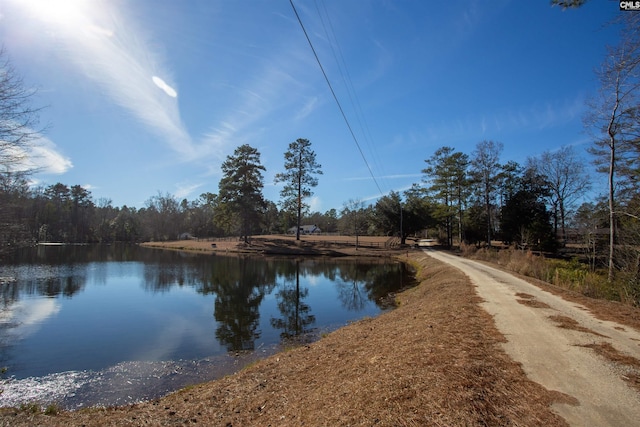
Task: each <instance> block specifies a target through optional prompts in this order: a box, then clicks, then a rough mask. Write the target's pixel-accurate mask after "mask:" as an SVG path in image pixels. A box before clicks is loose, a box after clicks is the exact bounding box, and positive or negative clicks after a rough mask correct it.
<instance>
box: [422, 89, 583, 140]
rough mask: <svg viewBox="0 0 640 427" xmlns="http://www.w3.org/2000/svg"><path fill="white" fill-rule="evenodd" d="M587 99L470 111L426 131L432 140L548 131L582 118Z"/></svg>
mask: <svg viewBox="0 0 640 427" xmlns="http://www.w3.org/2000/svg"><path fill="white" fill-rule="evenodd" d="M584 108H585V107H584V100H583V98H582V97H580V96H578V97H576V98H574V99H571V100H560V101H556V102H547V103H545V104H542V105H540V104H533V105H529V106H521V107H515V108H511V107H506V108H504V109H502V110H497V111H494V112H490V113H484V114H470V115H467V116H462V117H458V118H455V119H452V120H447V121H441V122H437V123H431V124H429V125H427V127H426V128H425V129H424V130H423V134H424V136H425V138H426V139H427V140H428V141H432V142H435V143H437V142H439V141H441V140H448V141H452V140H453V141H455V140H468V139H469V138H478V137H480V138H481V137H483V136H488V137H491V135H492V134H495V133H500V132H510V131H514V130H518V131H522V130H526V129H530V130H545V129H549V128H553V127H555V126H560V125H563V124H566V123H568V122H571V121H575V120H576V119H577V118H579V117H580V116H581V114H582V112H583V111H584Z"/></svg>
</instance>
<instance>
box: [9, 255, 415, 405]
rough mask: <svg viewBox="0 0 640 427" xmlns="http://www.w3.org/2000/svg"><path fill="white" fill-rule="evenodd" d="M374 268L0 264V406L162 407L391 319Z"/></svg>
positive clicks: (259, 260) (53, 260)
mask: <svg viewBox="0 0 640 427" xmlns="http://www.w3.org/2000/svg"><path fill="white" fill-rule="evenodd" d="M413 280H414V279H413V277H412V273H411V272H410V271H409V270H408V269H407V267H406V266H405V265H404V264H402V263H400V262H397V261H392V260H383V259H367V260H364V259H357V260H354V259H327V258H321V259H320V258H286V259H284V258H265V257H240V256H219V255H218V256H215V255H202V254H192V253H183V252H173V251H163V250H157V249H148V248H142V247H139V246H125V245H113V246H38V247H35V248H30V249H28V250H23V251H21V252H19V253H17V254H16V256H15V257H14V258H13V259H9V260H6V259H5V260H4V261H3V262H2V264H0V297H1V301H0V304H1V305H0V367H5V369H6V372H4V374H3V378H2V380H1V383H0V388H1V389H2V393H0V406H15V405H19V404H20V403H27V402H33V401H37V402H40V403H41V404H43V405H46V404H48V403H56V404H58V405H60V406H62V407H66V408H79V407H83V406H87V405H105V406H108V405H115V404H125V403H131V402H135V401H139V400H145V399H150V398H154V397H158V396H161V395H163V394H166V393H167V392H170V391H173V390H176V389H178V388H181V387H184V386H186V385H189V384H194V383H199V382H203V381H207V380H211V379H215V378H218V377H220V376H222V375H225V374H228V373H231V372H234V371H236V370H238V369H240V368H241V367H242V366H244V365H246V364H247V363H250V362H252V361H253V360H255V359H257V358H261V357H265V356H267V355H269V354H272V353H273V352H275V351H277V350H278V349H279V348H280V346H282V345H283V344H287V343H288V342H289V341H290V340H294V341H312V340H314V339H317V338H318V337H319V336H320V334H321V333H323V332H325V331H330V330H334V329H336V328H339V327H341V326H343V325H345V324H347V323H348V322H350V321H353V320H357V319H360V318H363V317H366V316H375V315H377V314H379V313H380V312H381V311H384V310H386V309H388V308H389V306H388V304H387V303H385V301H388V299H387V298H385V297H386V296H387V295H388V294H389V293H391V292H395V291H397V290H399V289H401V288H404V287H407V286H411V285H412V284H413Z"/></svg>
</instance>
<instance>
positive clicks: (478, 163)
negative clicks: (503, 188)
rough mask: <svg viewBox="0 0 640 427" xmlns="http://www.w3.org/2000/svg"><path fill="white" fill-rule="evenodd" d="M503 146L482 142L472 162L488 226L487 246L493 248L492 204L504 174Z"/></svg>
mask: <svg viewBox="0 0 640 427" xmlns="http://www.w3.org/2000/svg"><path fill="white" fill-rule="evenodd" d="M502 148H503V145H502V143H500V142H494V141H482V142H479V143H478V145H476V149H475V150H474V152H473V158H472V160H471V176H472V178H473V180H474V182H475V184H476V189H477V192H478V195H479V196H480V198H481V199H482V201H483V204H484V209H485V215H486V221H487V223H486V226H487V245H489V246H491V238H492V237H493V220H492V209H491V208H492V203H493V202H494V201H495V200H494V197H495V192H496V187H497V184H498V180H499V178H500V173H501V172H502V166H501V165H500V154H501V153H502Z"/></svg>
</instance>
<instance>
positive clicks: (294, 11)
mask: <svg viewBox="0 0 640 427" xmlns="http://www.w3.org/2000/svg"><path fill="white" fill-rule="evenodd" d="M289 3H290V4H291V8H292V9H293V13H295V15H296V18H297V19H298V23H299V24H300V27H301V28H302V32H303V33H304V36H305V37H306V38H307V42H308V43H309V46H310V47H311V50H312V51H313V56H315V58H316V61H317V62H318V66H320V70H321V71H322V75H323V76H324V79H325V81H326V82H327V85H329V90H331V94H332V95H333V99H334V100H335V101H336V104H338V108H339V109H340V113H341V114H342V118H343V119H344V121H345V123H346V124H347V128H349V132H350V133H351V137H352V138H353V141H354V142H355V143H356V146H357V147H358V151H359V152H360V156H362V160H363V161H364V164H365V165H367V169H368V170H369V174H370V175H371V178H372V179H373V182H375V184H376V187H377V188H378V191H379V192H380V194H381V195H384V192H383V191H382V190H381V189H380V185H378V181H377V180H376V177H375V176H374V175H373V171H372V170H371V167H370V166H369V162H367V158H366V157H365V156H364V153H363V152H362V148H360V143H359V142H358V138H356V135H355V134H354V133H353V129H352V128H351V125H350V124H349V120H348V119H347V116H346V114H345V113H344V110H343V109H342V105H340V101H338V97H337V96H336V93H335V92H334V90H333V86H331V82H330V81H329V77H327V73H325V71H324V67H323V66H322V63H321V62H320V58H319V57H318V54H317V53H316V50H315V48H314V47H313V43H311V39H310V38H309V35H308V34H307V30H306V29H305V28H304V25H303V24H302V20H301V19H300V15H298V11H297V10H296V7H295V5H294V4H293V0H289Z"/></svg>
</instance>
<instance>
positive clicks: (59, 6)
mask: <svg viewBox="0 0 640 427" xmlns="http://www.w3.org/2000/svg"><path fill="white" fill-rule="evenodd" d="M17 1H18V3H19V4H21V5H22V6H23V7H26V8H27V9H28V10H29V12H30V13H31V14H33V15H34V16H36V17H37V18H38V19H40V20H42V21H45V22H49V23H52V24H56V25H60V26H64V27H72V28H73V27H76V26H78V25H83V24H84V23H85V22H86V8H87V7H88V6H89V4H90V2H89V1H87V0H17Z"/></svg>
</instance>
